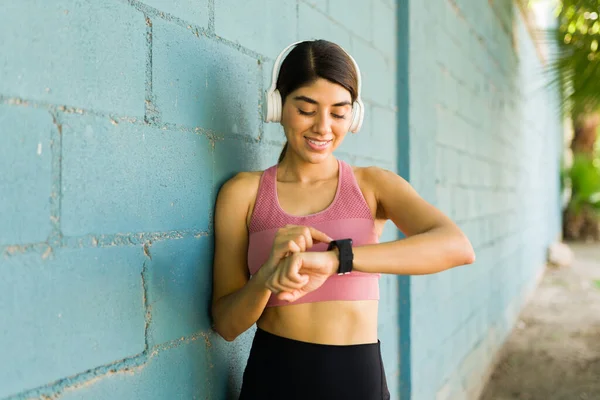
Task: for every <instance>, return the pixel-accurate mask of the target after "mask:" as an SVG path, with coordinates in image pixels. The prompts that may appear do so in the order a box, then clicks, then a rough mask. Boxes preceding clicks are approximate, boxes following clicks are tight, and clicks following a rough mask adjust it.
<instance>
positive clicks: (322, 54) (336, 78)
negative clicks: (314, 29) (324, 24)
mask: <svg viewBox="0 0 600 400" xmlns="http://www.w3.org/2000/svg"><path fill="white" fill-rule="evenodd" d="M318 78H323V79H326V80H328V81H330V82H332V83H336V84H338V85H340V86H342V87H343V88H345V89H346V90H348V91H349V92H350V97H351V98H352V102H353V103H354V101H355V100H356V98H357V96H358V76H357V71H356V69H355V68H354V63H353V62H352V60H351V58H350V57H349V56H348V54H347V53H346V52H345V51H344V50H343V49H342V48H341V47H340V46H338V45H337V44H335V43H332V42H328V41H327V40H315V41H306V42H302V43H300V44H298V45H297V46H296V47H294V48H293V49H292V51H290V52H289V54H288V55H287V56H286V57H285V59H284V60H283V62H282V63H281V68H280V69H279V76H278V78H277V85H276V87H277V90H279V94H280V95H281V105H282V108H283V104H285V99H286V97H287V96H288V94H290V93H291V92H293V91H294V90H296V89H298V88H300V87H302V86H306V85H310V84H311V83H313V82H314V81H316V80H317V79H318ZM287 147H288V144H287V142H286V143H285V145H284V146H283V150H282V151H281V154H280V155H279V160H278V161H277V162H278V163H280V162H281V160H283V157H284V156H285V153H286V151H287Z"/></svg>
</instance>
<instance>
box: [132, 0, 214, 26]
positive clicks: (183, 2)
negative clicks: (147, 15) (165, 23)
mask: <svg viewBox="0 0 600 400" xmlns="http://www.w3.org/2000/svg"><path fill="white" fill-rule="evenodd" d="M141 2H142V3H146V4H147V5H149V6H150V7H153V8H156V9H157V10H158V11H159V12H160V13H167V14H169V15H172V16H174V17H177V18H180V19H182V20H184V21H187V22H191V23H192V24H194V25H197V26H200V27H202V28H208V19H209V13H210V10H209V6H208V3H209V1H208V0H178V1H170V0H141Z"/></svg>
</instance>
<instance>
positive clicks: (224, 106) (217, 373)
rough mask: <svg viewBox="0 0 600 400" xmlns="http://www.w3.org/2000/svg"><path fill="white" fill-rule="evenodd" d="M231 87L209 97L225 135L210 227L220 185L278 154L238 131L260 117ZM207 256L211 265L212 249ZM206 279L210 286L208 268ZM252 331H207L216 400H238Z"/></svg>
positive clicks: (216, 159)
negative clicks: (229, 336) (226, 336)
mask: <svg viewBox="0 0 600 400" xmlns="http://www.w3.org/2000/svg"><path fill="white" fill-rule="evenodd" d="M215 68H223V66H222V65H220V66H215ZM208 73H209V76H212V75H213V74H217V73H220V74H225V75H228V74H232V75H236V74H238V73H239V71H236V70H235V68H230V69H229V70H227V71H225V72H224V71H222V70H221V71H212V70H209V71H208ZM257 79H259V76H257ZM235 84H236V82H229V83H228V84H227V86H228V88H227V90H225V91H221V90H219V88H214V87H213V93H215V94H217V93H218V94H217V95H215V96H214V101H215V104H214V109H215V110H220V112H219V114H218V115H216V116H213V118H220V119H221V121H219V123H218V125H219V126H222V127H224V128H225V132H218V133H217V136H218V137H217V138H215V140H214V142H213V143H214V144H213V146H214V148H213V195H212V199H213V203H212V204H211V210H210V211H211V215H212V216H213V217H211V221H213V223H214V204H215V201H216V197H217V194H218V192H219V190H220V189H221V187H222V186H223V184H224V183H225V182H226V181H227V180H229V179H231V178H233V177H234V176H235V175H236V174H237V173H239V172H242V171H258V170H262V169H264V168H266V167H268V166H270V165H273V164H274V163H275V162H276V161H277V155H278V153H277V151H278V150H279V149H278V148H272V147H269V146H264V145H260V144H259V143H258V142H257V141H256V140H255V138H257V137H258V136H259V132H240V131H239V129H240V127H248V126H251V127H252V126H260V123H261V122H260V121H261V114H260V111H259V110H260V107H258V109H257V108H254V107H256V104H257V102H254V101H252V99H248V101H245V102H243V101H240V99H239V98H238V99H232V98H231V96H232V93H236V92H237V88H236V87H235ZM232 85H233V86H232ZM261 100H262V99H261ZM251 108H254V110H250V109H251ZM221 110H222V112H221ZM252 112H254V115H255V116H256V119H257V120H258V121H257V123H251V122H248V121H245V120H244V121H242V120H241V118H244V117H245V116H247V115H249V114H252ZM213 125H214V124H213ZM211 231H212V232H214V225H213V226H212V227H211ZM210 255H211V262H212V255H213V252H212V249H211V252H210ZM211 267H212V264H211ZM210 279H211V283H212V268H211V274H210ZM211 292H212V290H211ZM210 306H211V302H210V301H208V304H207V307H203V310H207V312H208V313H209V315H210ZM254 331H255V330H254V328H251V329H249V330H248V331H247V332H245V333H244V334H242V335H240V337H238V338H237V339H236V340H235V341H234V342H232V343H227V342H225V341H224V340H223V339H222V338H221V337H220V336H218V335H217V334H216V333H214V332H212V331H211V341H212V347H211V349H209V351H210V352H211V358H212V360H213V367H212V369H213V371H211V374H212V376H213V383H214V384H215V385H216V386H214V389H213V393H214V394H215V395H217V396H216V398H220V397H219V396H221V395H225V396H226V397H225V398H227V399H237V398H238V397H239V391H240V388H241V384H242V374H243V371H244V368H245V366H246V362H247V359H248V353H249V350H250V347H251V343H252V339H253V337H254Z"/></svg>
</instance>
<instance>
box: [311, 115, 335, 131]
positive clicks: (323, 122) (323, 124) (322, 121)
mask: <svg viewBox="0 0 600 400" xmlns="http://www.w3.org/2000/svg"><path fill="white" fill-rule="evenodd" d="M313 131H314V132H315V133H319V134H321V135H325V134H327V133H329V132H331V118H329V117H328V116H327V114H326V113H318V114H317V116H316V117H315V123H314V125H313Z"/></svg>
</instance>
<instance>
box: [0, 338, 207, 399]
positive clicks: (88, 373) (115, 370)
mask: <svg viewBox="0 0 600 400" xmlns="http://www.w3.org/2000/svg"><path fill="white" fill-rule="evenodd" d="M199 338H204V340H205V342H206V343H207V347H208V345H209V343H210V342H209V337H208V334H207V333H205V332H202V331H200V332H196V333H194V334H192V335H190V336H186V337H183V338H181V339H175V340H171V341H168V342H166V343H162V344H159V345H156V346H153V347H152V348H149V349H145V350H144V351H142V352H141V353H138V354H136V355H134V356H131V357H126V358H123V359H121V360H118V361H115V362H113V363H109V364H105V365H101V366H99V367H95V368H90V369H88V370H85V371H83V372H80V373H78V374H75V375H72V376H69V377H66V378H62V379H59V380H56V381H54V382H51V383H49V384H47V385H43V386H39V387H37V388H34V389H29V390H26V391H23V392H21V393H17V394H14V395H11V396H9V397H6V398H4V399H3V400H26V399H27V400H29V399H31V400H33V399H40V400H57V399H59V398H60V397H61V396H62V395H63V394H64V393H65V392H68V391H73V390H77V389H81V388H83V387H85V386H88V385H91V384H93V383H95V382H97V381H99V380H101V379H103V378H104V377H108V376H112V375H116V374H123V373H129V374H135V373H136V372H137V371H139V370H141V369H143V368H144V367H145V366H146V365H147V364H148V362H149V361H150V360H152V359H153V358H154V357H156V356H157V355H158V354H160V353H161V352H162V351H166V350H171V349H174V348H176V347H179V346H181V345H186V344H189V343H191V342H194V341H196V340H198V339H199Z"/></svg>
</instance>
